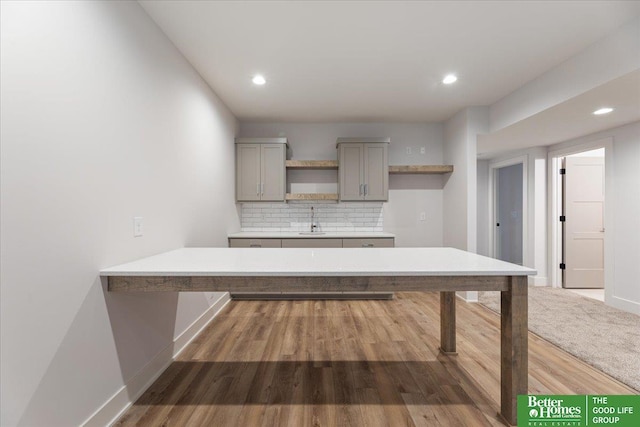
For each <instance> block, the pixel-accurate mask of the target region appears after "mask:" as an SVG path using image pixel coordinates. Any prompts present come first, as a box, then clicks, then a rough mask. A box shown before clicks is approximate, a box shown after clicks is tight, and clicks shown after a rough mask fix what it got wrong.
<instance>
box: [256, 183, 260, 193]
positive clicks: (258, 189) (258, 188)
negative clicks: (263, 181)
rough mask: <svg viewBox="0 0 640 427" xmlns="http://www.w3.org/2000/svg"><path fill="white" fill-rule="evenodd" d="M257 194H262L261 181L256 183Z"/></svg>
mask: <svg viewBox="0 0 640 427" xmlns="http://www.w3.org/2000/svg"><path fill="white" fill-rule="evenodd" d="M256 195H257V196H259V195H260V183H257V184H256Z"/></svg>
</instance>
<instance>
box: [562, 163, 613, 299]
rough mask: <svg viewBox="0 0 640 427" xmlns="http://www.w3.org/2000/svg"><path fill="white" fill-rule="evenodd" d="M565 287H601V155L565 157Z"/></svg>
mask: <svg viewBox="0 0 640 427" xmlns="http://www.w3.org/2000/svg"><path fill="white" fill-rule="evenodd" d="M565 171H566V172H565V175H564V183H565V185H564V215H565V222H564V227H563V228H564V264H565V270H564V281H563V286H564V287H565V288H604V231H605V230H604V158H603V157H567V158H565Z"/></svg>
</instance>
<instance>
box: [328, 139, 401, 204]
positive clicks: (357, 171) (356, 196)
mask: <svg viewBox="0 0 640 427" xmlns="http://www.w3.org/2000/svg"><path fill="white" fill-rule="evenodd" d="M367 141H368V142H367ZM388 143H389V138H366V139H365V138H338V177H339V178H338V181H339V183H338V185H339V200H340V201H361V200H370V201H387V200H388V199H389V159H388Z"/></svg>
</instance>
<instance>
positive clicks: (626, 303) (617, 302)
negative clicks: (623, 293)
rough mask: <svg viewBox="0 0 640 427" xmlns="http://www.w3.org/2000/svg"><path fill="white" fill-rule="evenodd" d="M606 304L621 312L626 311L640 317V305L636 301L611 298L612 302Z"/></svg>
mask: <svg viewBox="0 0 640 427" xmlns="http://www.w3.org/2000/svg"><path fill="white" fill-rule="evenodd" d="M605 303H607V304H609V305H610V306H612V307H615V308H618V309H620V310H624V311H628V312H629V313H633V314H637V315H640V303H637V302H635V301H631V300H628V299H624V298H620V297H616V296H614V297H612V298H611V301H610V302H609V301H605Z"/></svg>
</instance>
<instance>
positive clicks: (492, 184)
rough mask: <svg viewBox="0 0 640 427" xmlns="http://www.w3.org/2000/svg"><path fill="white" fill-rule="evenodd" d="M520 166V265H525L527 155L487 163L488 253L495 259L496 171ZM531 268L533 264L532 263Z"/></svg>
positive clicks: (527, 238)
mask: <svg viewBox="0 0 640 427" xmlns="http://www.w3.org/2000/svg"><path fill="white" fill-rule="evenodd" d="M517 164H522V265H527V264H528V261H529V250H528V247H529V172H528V165H529V155H528V154H524V155H522V156H517V157H512V158H510V159H506V160H500V161H497V162H490V163H489V221H490V222H489V251H490V253H491V257H493V258H496V256H497V250H496V238H495V235H496V227H495V226H494V224H495V223H496V218H495V215H496V202H497V197H496V193H497V190H496V185H497V180H496V179H495V174H496V170H497V169H500V168H503V167H506V166H513V165H517ZM532 266H533V263H532Z"/></svg>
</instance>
